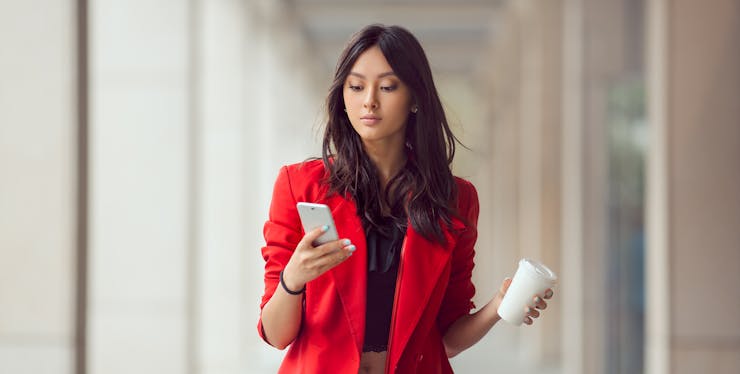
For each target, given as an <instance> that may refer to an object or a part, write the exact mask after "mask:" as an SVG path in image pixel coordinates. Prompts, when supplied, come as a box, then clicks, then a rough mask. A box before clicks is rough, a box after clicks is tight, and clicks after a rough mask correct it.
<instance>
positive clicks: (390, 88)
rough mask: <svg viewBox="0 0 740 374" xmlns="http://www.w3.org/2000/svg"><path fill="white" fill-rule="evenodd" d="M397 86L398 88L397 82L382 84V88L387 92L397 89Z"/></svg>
mask: <svg viewBox="0 0 740 374" xmlns="http://www.w3.org/2000/svg"><path fill="white" fill-rule="evenodd" d="M396 88H398V86H396V85H395V84H394V85H390V86H380V90H381V91H385V92H391V91H395V90H396Z"/></svg>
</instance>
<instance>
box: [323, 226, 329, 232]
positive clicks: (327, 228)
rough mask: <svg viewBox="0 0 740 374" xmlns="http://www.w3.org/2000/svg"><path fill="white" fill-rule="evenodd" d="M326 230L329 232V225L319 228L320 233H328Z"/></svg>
mask: <svg viewBox="0 0 740 374" xmlns="http://www.w3.org/2000/svg"><path fill="white" fill-rule="evenodd" d="M328 230H329V225H324V226H321V231H324V232H325V231H328Z"/></svg>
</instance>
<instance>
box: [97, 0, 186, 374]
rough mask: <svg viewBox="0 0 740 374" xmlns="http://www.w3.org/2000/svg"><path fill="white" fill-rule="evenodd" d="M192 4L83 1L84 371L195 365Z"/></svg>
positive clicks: (178, 369) (180, 369)
mask: <svg viewBox="0 0 740 374" xmlns="http://www.w3.org/2000/svg"><path fill="white" fill-rule="evenodd" d="M191 7H192V4H191V3H188V2H172V1H164V0H159V1H129V2H120V1H106V0H99V1H92V2H91V3H90V35H91V41H90V97H91V105H90V134H91V136H90V192H91V194H90V229H89V235H90V238H89V243H90V247H89V258H90V260H89V285H90V290H89V330H88V331H89V336H88V343H89V354H88V370H89V372H90V373H92V374H99V373H106V374H115V373H133V372H135V373H142V374H145V373H187V372H190V371H189V370H193V365H194V360H195V352H194V350H195V342H194V341H193V333H194V330H195V329H194V319H193V313H194V304H193V299H191V297H192V295H191V294H190V289H191V288H192V279H193V275H192V273H193V266H194V259H193V253H194V239H195V238H196V236H195V227H194V225H195V222H196V221H195V216H194V214H195V212H196V211H195V210H194V209H195V205H194V204H195V201H197V200H195V197H196V190H195V188H196V187H195V186H194V183H193V182H194V180H195V178H197V174H195V173H196V169H195V165H194V163H193V160H194V155H195V154H196V153H195V151H196V148H195V147H196V146H197V144H196V142H195V139H194V129H195V122H194V120H195V118H194V113H196V111H195V110H196V109H195V107H194V99H193V84H194V80H193V76H192V74H193V71H192V69H193V67H192V65H191V63H192V61H193V57H192V56H193V50H192V48H193V46H192V41H193V35H194V33H195V32H196V29H195V25H194V23H193V20H194V18H193V17H194V16H195V14H193V13H192V11H193V9H192V8H191Z"/></svg>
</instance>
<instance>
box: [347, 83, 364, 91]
mask: <svg viewBox="0 0 740 374" xmlns="http://www.w3.org/2000/svg"><path fill="white" fill-rule="evenodd" d="M347 88H349V89H350V91H355V92H357V91H360V90H362V86H355V85H352V84H350V85H348V86H347Z"/></svg>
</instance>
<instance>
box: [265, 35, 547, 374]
mask: <svg viewBox="0 0 740 374" xmlns="http://www.w3.org/2000/svg"><path fill="white" fill-rule="evenodd" d="M327 109H328V115H329V118H328V121H327V124H326V129H325V132H324V141H323V159H322V160H313V161H307V162H304V163H301V164H296V165H290V166H286V167H283V168H282V169H281V170H280V173H279V176H278V178H277V182H276V183H275V189H274V193H273V198H272V203H271V207H270V217H269V220H268V221H267V223H266V224H265V228H264V235H265V239H266V246H265V247H264V248H263V249H262V254H263V257H264V259H265V261H266V265H265V295H264V296H263V299H262V305H261V306H262V314H261V318H260V321H259V324H258V330H259V333H260V335H261V336H262V338H263V339H264V340H265V341H266V342H268V343H269V344H271V345H273V346H275V347H277V348H279V349H283V348H285V347H286V346H288V345H290V350H289V351H288V353H287V354H286V356H285V359H284V361H283V363H282V366H281V368H280V372H285V373H298V372H301V373H357V372H360V373H383V372H386V373H392V372H394V373H416V372H418V373H451V372H452V369H451V367H450V364H449V361H448V357H452V356H455V355H457V354H458V353H459V352H461V351H463V350H465V349H467V348H469V347H470V346H472V345H473V344H475V343H476V342H477V341H478V340H480V339H481V338H482V337H483V336H484V335H485V334H486V333H487V332H488V330H490V328H491V327H492V326H493V325H494V324H495V323H496V322H497V321H498V320H499V319H500V317H499V316H498V314H497V309H498V305H499V303H500V302H501V299H502V297H503V295H504V294H505V293H506V289H507V288H508V285H509V283H510V280H509V279H507V280H505V281H504V282H503V284H502V286H501V289H500V290H499V291H498V292H497V294H496V295H495V296H494V297H493V298H492V299H491V301H490V302H488V303H487V304H486V305H485V306H484V307H483V308H481V309H480V310H478V311H477V312H475V313H473V314H470V311H471V309H472V308H473V307H474V306H473V303H472V302H471V299H472V297H473V295H474V293H475V288H474V286H473V284H472V282H471V272H472V269H473V256H474V250H473V245H474V244H475V241H476V238H477V228H476V225H477V220H478V197H477V193H476V190H475V188H474V187H473V185H472V184H470V183H469V182H467V181H465V180H463V179H460V178H456V177H454V176H453V175H452V172H451V170H450V164H451V162H452V158H453V156H454V153H455V141H456V140H457V139H456V138H455V137H454V135H453V134H452V132H451V131H450V128H449V126H448V124H447V120H446V119H445V114H444V111H443V109H442V105H441V103H440V100H439V97H438V95H437V91H436V88H435V87H434V82H433V80H432V74H431V70H430V68H429V63H428V62H427V59H426V56H425V55H424V51H423V49H422V47H421V45H420V44H419V42H418V41H417V40H416V38H414V36H413V35H412V34H411V33H409V32H408V31H407V30H405V29H403V28H401V27H397V26H390V27H386V26H382V25H371V26H368V27H366V28H364V29H362V30H361V31H360V32H358V33H357V34H355V36H354V37H353V38H352V40H351V41H350V43H349V44H348V46H347V47H346V49H345V50H344V52H343V53H342V55H341V57H340V59H339V63H338V64H337V69H336V73H335V76H334V82H333V84H332V86H331V88H330V91H329V96H328V98H327ZM301 201H306V202H315V203H323V204H327V205H328V206H329V207H330V208H331V210H332V214H333V216H334V221H335V225H336V228H337V230H338V232H339V235H340V237H341V239H340V240H336V241H333V242H329V243H326V244H324V245H320V246H317V247H314V246H312V244H311V243H313V242H314V240H315V239H316V238H318V237H319V236H320V235H321V234H322V233H323V231H324V230H325V228H319V229H316V230H313V231H310V232H307V233H305V235H304V234H303V232H302V229H301V222H300V219H299V216H298V213H297V210H296V203H297V202H301ZM543 296H544V297H545V298H549V297H551V296H552V290H548V291H547V292H546V295H543ZM533 297H535V304H536V308H532V309H531V310H530V311H529V312H528V316H527V317H526V319H525V323H527V324H531V323H532V319H533V318H536V317H538V316H539V311H538V310H537V309H544V308H545V307H546V303H545V301H544V300H542V299H541V298H539V297H537V296H535V295H533Z"/></svg>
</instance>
